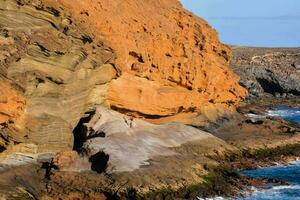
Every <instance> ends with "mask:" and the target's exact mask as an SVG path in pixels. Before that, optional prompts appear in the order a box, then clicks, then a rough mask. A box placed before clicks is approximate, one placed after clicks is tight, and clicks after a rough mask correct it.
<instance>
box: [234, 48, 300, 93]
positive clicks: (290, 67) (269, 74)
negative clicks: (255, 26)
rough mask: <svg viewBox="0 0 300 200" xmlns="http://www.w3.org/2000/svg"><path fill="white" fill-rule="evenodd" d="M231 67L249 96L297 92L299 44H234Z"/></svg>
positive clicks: (299, 85) (299, 80)
mask: <svg viewBox="0 0 300 200" xmlns="http://www.w3.org/2000/svg"><path fill="white" fill-rule="evenodd" d="M233 52H234V58H233V60H232V62H231V66H232V68H233V70H234V71H235V72H236V73H237V74H238V75H239V76H240V77H241V80H240V82H241V84H242V85H244V87H246V88H247V89H248V91H249V93H250V94H251V95H253V96H264V95H276V96H282V97H286V96H299V95H300V49H299V48H287V49H284V48H282V49H280V48H250V47H234V48H233Z"/></svg>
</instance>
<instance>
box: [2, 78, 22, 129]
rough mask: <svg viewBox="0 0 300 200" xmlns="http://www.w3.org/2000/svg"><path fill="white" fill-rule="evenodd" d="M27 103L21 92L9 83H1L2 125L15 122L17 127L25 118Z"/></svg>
mask: <svg viewBox="0 0 300 200" xmlns="http://www.w3.org/2000/svg"><path fill="white" fill-rule="evenodd" d="M25 103H26V101H25V98H24V97H23V95H22V94H20V92H18V91H16V90H15V89H14V88H13V87H12V86H11V85H10V84H9V83H7V82H4V81H3V80H1V81H0V124H2V123H6V122H9V121H13V122H15V124H16V125H17V124H18V122H19V120H20V118H22V116H23V113H24V107H25Z"/></svg>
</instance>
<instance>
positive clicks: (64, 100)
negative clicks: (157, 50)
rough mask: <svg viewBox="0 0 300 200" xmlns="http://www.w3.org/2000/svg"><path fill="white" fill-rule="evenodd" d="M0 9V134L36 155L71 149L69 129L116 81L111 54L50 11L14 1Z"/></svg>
mask: <svg viewBox="0 0 300 200" xmlns="http://www.w3.org/2000/svg"><path fill="white" fill-rule="evenodd" d="M0 8H1V10H0V26H1V36H0V42H1V44H3V45H2V46H1V52H0V53H1V66H0V69H1V77H2V78H1V83H0V84H1V86H2V87H1V99H2V100H1V104H0V106H1V107H0V108H1V123H6V124H7V125H6V126H1V134H2V135H10V137H11V138H13V139H11V140H13V141H14V142H15V143H20V142H22V143H33V144H37V145H38V147H39V151H40V152H44V151H58V150H63V149H71V148H72V146H73V135H72V130H73V128H74V127H75V126H76V124H77V123H78V121H79V119H80V118H81V117H82V115H83V114H84V113H85V112H86V111H87V110H88V109H89V107H91V106H93V105H101V104H102V103H104V99H105V96H104V95H105V93H106V90H107V87H108V86H107V84H106V83H108V82H110V81H111V80H112V79H113V78H115V77H116V73H117V72H116V70H115V69H114V67H113V65H111V63H112V62H113V60H114V53H113V51H112V50H111V49H110V48H109V47H107V46H104V45H103V44H102V43H101V42H97V41H92V40H91V38H90V37H89V36H88V34H87V33H86V32H85V31H83V30H82V29H80V27H78V26H77V25H76V23H75V22H73V20H72V19H71V18H70V17H68V16H62V15H60V13H59V12H58V11H57V10H55V9H54V8H50V7H47V6H44V5H42V4H36V3H34V2H31V3H27V4H25V3H24V4H23V3H22V1H14V0H8V1H1V2H0ZM6 82H10V86H9V85H8V84H5V83H6ZM6 102H7V103H6ZM25 102H26V106H25ZM18 112H19V113H18ZM19 116H24V119H23V126H22V127H20V126H17V124H16V123H14V121H17V118H18V117H19ZM9 117H10V118H14V119H10V118H9ZM7 122H8V123H7ZM12 130H14V131H12ZM13 132H15V133H16V134H12V133H13ZM17 133H18V134H17Z"/></svg>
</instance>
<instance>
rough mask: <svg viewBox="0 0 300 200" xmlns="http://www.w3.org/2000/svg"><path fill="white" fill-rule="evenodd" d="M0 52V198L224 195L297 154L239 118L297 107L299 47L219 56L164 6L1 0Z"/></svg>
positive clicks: (208, 40) (221, 48)
mask: <svg viewBox="0 0 300 200" xmlns="http://www.w3.org/2000/svg"><path fill="white" fill-rule="evenodd" d="M119 8H122V10H123V11H124V12H119ZM0 44H1V46H0V94H1V96H0V199H1V200H2V199H4V200H6V199H7V200H15V199H16V200H17V199H18V200H19V199H21V200H27V199H28V200H37V199H41V200H56V199H64V200H78V199H86V200H89V199H90V200H96V199H97V200H118V199H129V200H135V199H157V200H160V199H170V200H171V199H172V200H174V199H195V198H196V197H198V196H201V197H211V196H219V195H224V196H236V195H241V191H242V190H244V189H246V188H247V187H249V186H252V185H256V186H257V185H259V184H260V183H264V182H268V181H271V182H276V181H275V180H254V179H251V178H246V177H242V176H240V175H239V174H238V171H237V170H239V169H249V168H255V167H258V166H269V165H272V164H274V163H275V162H277V163H278V162H286V161H288V160H290V159H293V158H296V157H298V156H299V149H300V146H299V144H300V127H299V124H294V123H290V122H287V121H285V120H283V119H280V118H276V117H263V118H259V119H253V118H251V116H249V115H248V114H255V115H259V114H263V113H265V112H266V109H268V108H270V107H272V106H274V105H286V106H294V107H299V105H300V101H299V98H298V97H299V94H300V93H299V92H300V87H299V83H300V82H299V77H300V76H299V73H300V72H299V64H300V61H299V58H300V56H299V55H300V49H297V48H295V49H266V48H248V47H232V50H231V48H230V47H229V46H228V45H224V44H222V43H221V42H220V41H219V39H218V36H217V33H216V31H215V30H214V29H213V28H212V27H210V26H209V24H208V23H207V22H205V21H204V20H202V19H200V18H199V17H197V16H195V15H193V14H192V13H190V12H188V11H186V10H184V8H183V7H182V5H181V4H180V2H179V1H177V0H162V1H157V2H155V3H154V2H153V1H146V0H145V1H142V2H139V3H137V2H136V1H134V0H128V1H123V0H111V1H107V0H85V1H82V0H72V1H70V0H59V1H52V0H5V1H1V2H0ZM231 52H233V58H232V59H231ZM230 67H231V68H230ZM239 83H240V84H239ZM247 91H248V95H247ZM279 184H280V182H279Z"/></svg>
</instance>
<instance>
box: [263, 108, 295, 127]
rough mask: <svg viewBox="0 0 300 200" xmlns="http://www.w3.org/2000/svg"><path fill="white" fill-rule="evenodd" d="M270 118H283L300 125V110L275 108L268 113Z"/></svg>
mask: <svg viewBox="0 0 300 200" xmlns="http://www.w3.org/2000/svg"><path fill="white" fill-rule="evenodd" d="M268 115H269V116H277V117H282V118H284V119H286V120H288V121H291V122H296V123H299V124H300V108H289V107H285V106H278V107H274V108H272V109H271V110H269V111H268Z"/></svg>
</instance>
